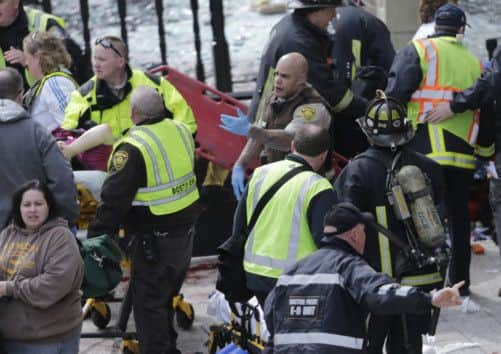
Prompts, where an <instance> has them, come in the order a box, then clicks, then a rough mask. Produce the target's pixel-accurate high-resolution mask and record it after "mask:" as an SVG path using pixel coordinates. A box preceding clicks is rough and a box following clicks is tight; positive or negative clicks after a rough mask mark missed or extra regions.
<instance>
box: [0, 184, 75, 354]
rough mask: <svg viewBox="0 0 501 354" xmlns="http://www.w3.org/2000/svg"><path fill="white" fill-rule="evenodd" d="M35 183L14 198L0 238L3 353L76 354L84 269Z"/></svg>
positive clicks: (61, 222)
mask: <svg viewBox="0 0 501 354" xmlns="http://www.w3.org/2000/svg"><path fill="white" fill-rule="evenodd" d="M55 215H57V206H56V204H55V202H54V197H53V196H52V194H51V192H50V191H49V189H48V188H47V186H45V185H44V184H42V183H41V182H39V181H38V180H33V181H30V182H27V183H26V184H24V185H23V186H21V187H20V188H19V189H18V190H17V191H16V192H15V193H14V195H13V198H12V211H11V214H10V218H9V220H10V224H9V225H8V226H7V227H6V228H5V229H4V230H3V231H2V232H1V234H0V297H1V299H0V300H1V301H0V333H1V335H2V342H3V345H4V349H5V351H6V352H7V353H9V354H11V353H23V354H31V353H33V354H40V353H43V354H45V353H61V354H73V353H75V354H77V353H78V347H79V341H80V332H81V321H82V309H81V302H80V301H81V296H80V286H81V283H82V279H83V274H84V267H83V262H82V258H81V256H80V251H79V249H78V246H77V243H76V240H75V237H74V236H73V234H72V233H71V231H70V230H69V229H68V223H67V222H66V221H65V220H64V219H62V218H59V217H56V216H55Z"/></svg>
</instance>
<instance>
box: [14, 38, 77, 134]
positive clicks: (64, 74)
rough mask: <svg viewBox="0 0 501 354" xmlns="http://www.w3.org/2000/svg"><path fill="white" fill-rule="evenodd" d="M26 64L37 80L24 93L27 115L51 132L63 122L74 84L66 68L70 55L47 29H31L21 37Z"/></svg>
mask: <svg viewBox="0 0 501 354" xmlns="http://www.w3.org/2000/svg"><path fill="white" fill-rule="evenodd" d="M23 50H24V53H25V58H26V66H27V67H28V70H29V72H30V74H31V75H32V76H33V77H34V78H35V79H36V80H38V81H37V82H36V83H35V84H34V85H33V86H32V87H31V88H30V89H29V90H28V92H27V93H26V95H25V98H24V104H25V106H26V108H27V109H28V110H29V112H30V113H31V117H32V118H33V119H34V120H36V121H37V122H40V123H41V124H42V125H43V126H44V127H45V128H47V130H48V131H49V132H53V133H54V130H56V129H57V128H59V126H60V125H61V123H62V122H63V119H64V109H65V108H66V105H67V104H68V99H69V97H70V94H71V93H72V92H73V91H74V90H75V89H76V88H77V87H78V86H77V84H76V82H75V80H74V79H73V77H72V76H71V73H70V71H69V70H68V68H69V67H70V65H71V57H70V55H69V54H68V52H67V50H66V47H65V46H64V44H63V42H62V41H61V40H60V39H59V38H56V37H54V36H53V35H52V34H51V33H50V32H33V33H30V34H29V35H27V36H26V37H25V38H24V40H23Z"/></svg>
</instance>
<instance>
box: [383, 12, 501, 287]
mask: <svg viewBox="0 0 501 354" xmlns="http://www.w3.org/2000/svg"><path fill="white" fill-rule="evenodd" d="M465 26H466V16H465V13H464V12H463V11H462V10H461V9H460V8H459V7H458V6H456V5H452V4H446V5H444V6H442V7H440V8H439V9H438V10H437V11H436V13H435V32H436V33H435V34H434V35H433V36H430V37H428V38H426V39H418V40H413V41H412V42H411V43H410V44H409V45H408V46H407V47H405V48H403V49H402V50H401V51H400V52H399V53H398V55H397V57H396V58H395V61H394V62H393V66H392V68H391V70H390V79H389V83H388V87H387V89H386V92H387V94H388V95H391V96H394V97H396V98H398V99H399V100H400V101H401V102H402V103H407V112H408V117H409V118H410V119H411V120H412V122H413V125H414V126H415V127H416V136H415V138H414V140H413V141H412V142H411V143H410V147H411V148H413V149H415V150H416V151H419V152H421V153H424V154H426V155H427V156H428V157H429V158H431V159H433V160H435V161H436V162H438V163H439V164H440V165H441V166H442V169H443V172H444V177H445V182H446V191H445V204H446V207H447V216H448V221H449V230H450V233H451V236H452V258H451V263H450V270H449V281H450V282H451V283H456V282H459V281H461V280H464V281H465V282H466V283H465V285H464V287H463V288H462V289H461V290H460V291H461V294H462V295H463V296H465V295H468V293H469V286H470V275H469V267H470V258H471V252H470V222H469V216H468V204H467V203H468V198H469V195H468V193H469V186H470V184H471V183H472V181H473V171H474V169H475V159H476V158H475V156H479V157H483V158H488V157H490V156H491V155H492V154H493V153H494V144H493V141H494V136H493V134H492V132H490V134H487V135H484V134H485V133H486V132H485V131H483V129H481V128H482V127H481V126H480V125H479V123H482V122H484V121H487V120H486V119H483V118H479V113H478V112H475V111H466V112H464V113H459V114H455V115H454V116H453V117H451V118H450V119H449V120H446V121H441V122H438V123H437V122H431V121H429V120H428V118H427V114H428V112H430V111H431V110H432V108H433V107H434V106H436V105H438V104H439V103H442V102H448V101H450V100H451V99H452V97H453V93H454V92H457V91H462V90H464V89H466V88H467V87H469V86H471V85H472V84H473V83H475V81H476V80H477V78H478V77H479V76H480V73H481V65H480V63H479V61H478V59H477V58H476V57H475V56H474V55H473V54H472V53H471V52H470V51H469V50H468V49H467V48H466V47H464V46H463V44H462V43H461V38H462V37H463V35H464V31H465ZM485 113H487V111H482V115H483V114H485ZM487 133H489V132H487Z"/></svg>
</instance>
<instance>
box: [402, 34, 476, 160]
mask: <svg viewBox="0 0 501 354" xmlns="http://www.w3.org/2000/svg"><path fill="white" fill-rule="evenodd" d="M412 43H413V45H414V47H415V49H416V51H417V54H418V56H419V60H420V66H421V70H422V72H423V78H422V81H421V84H420V86H419V88H418V89H417V90H416V91H415V92H414V93H413V95H412V98H411V100H410V102H409V103H408V105H407V113H408V117H409V118H410V119H411V120H412V122H413V124H414V127H416V126H417V125H418V124H423V123H426V121H425V117H426V114H427V113H428V112H429V111H430V110H431V109H432V108H433V107H435V106H436V105H438V104H439V103H442V102H450V101H451V100H452V97H453V93H454V92H458V91H462V90H464V89H466V88H468V87H469V86H471V85H473V84H474V83H475V81H476V79H477V78H478V77H480V73H481V65H480V63H479V61H478V59H477V58H476V57H475V56H474V55H473V54H472V53H470V51H469V50H468V49H466V48H465V47H464V46H463V45H461V44H460V43H458V42H457V40H456V39H455V38H452V37H447V36H441V37H435V38H428V39H418V40H414V41H413V42H412ZM459 73H461V75H459ZM429 129H430V132H429V133H430V134H429V137H430V144H431V148H432V152H431V153H430V154H428V155H427V156H428V157H430V158H432V159H433V160H435V161H437V162H438V163H440V164H441V165H447V166H455V167H459V168H466V169H473V168H474V167H475V160H474V158H473V156H468V155H467V154H461V153H456V152H454V150H450V149H448V147H447V146H445V143H444V140H445V138H444V135H443V131H444V130H445V131H447V132H449V133H451V134H454V135H455V136H457V137H458V138H460V139H462V140H463V141H464V142H466V143H467V144H469V145H470V146H472V147H475V146H476V143H477V136H478V129H479V112H478V111H475V112H474V111H466V112H464V113H458V114H455V115H453V116H452V117H451V118H449V119H447V120H445V121H442V122H440V123H438V124H430V125H429Z"/></svg>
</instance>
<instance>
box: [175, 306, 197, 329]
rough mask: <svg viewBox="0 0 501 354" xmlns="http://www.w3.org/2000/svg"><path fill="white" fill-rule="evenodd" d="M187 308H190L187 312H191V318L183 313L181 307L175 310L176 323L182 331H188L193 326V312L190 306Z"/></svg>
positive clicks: (188, 314)
mask: <svg viewBox="0 0 501 354" xmlns="http://www.w3.org/2000/svg"><path fill="white" fill-rule="evenodd" d="M188 306H189V308H190V311H189V312H191V316H190V313H187V312H185V311H183V306H180V307H178V308H176V322H177V325H178V326H179V327H181V328H182V329H190V328H191V326H192V325H193V321H194V320H195V310H194V309H193V306H191V304H188Z"/></svg>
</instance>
